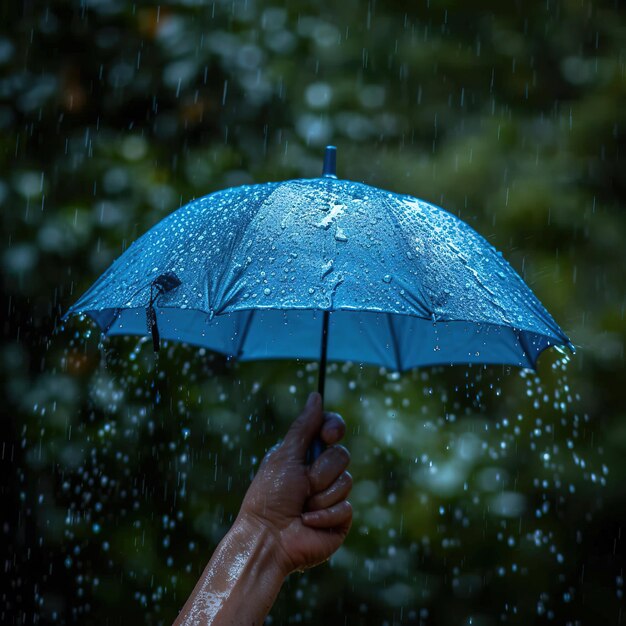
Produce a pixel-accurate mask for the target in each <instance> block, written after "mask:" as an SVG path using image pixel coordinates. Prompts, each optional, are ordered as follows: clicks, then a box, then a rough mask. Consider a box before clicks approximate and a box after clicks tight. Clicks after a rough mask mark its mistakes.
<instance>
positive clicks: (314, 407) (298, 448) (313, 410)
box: [283, 392, 324, 459]
mask: <svg viewBox="0 0 626 626" xmlns="http://www.w3.org/2000/svg"><path fill="white" fill-rule="evenodd" d="M323 424H324V416H323V414H322V396H320V394H319V393H317V392H313V393H312V394H311V395H310V396H309V399H308V400H307V402H306V405H305V406H304V409H303V410H302V413H300V415H299V416H298V417H297V418H296V419H295V420H294V422H293V424H292V425H291V428H289V431H288V432H287V435H286V436H285V441H284V442H283V445H284V446H285V447H286V448H287V449H288V450H289V451H290V453H291V454H292V455H293V456H295V457H299V458H302V459H304V456H305V454H306V451H307V449H308V447H309V446H310V445H311V442H312V441H313V439H315V437H316V436H317V435H319V432H320V430H321V428H322V425H323Z"/></svg>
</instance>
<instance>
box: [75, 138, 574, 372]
mask: <svg viewBox="0 0 626 626" xmlns="http://www.w3.org/2000/svg"><path fill="white" fill-rule="evenodd" d="M334 161H335V149H334V148H333V147H329V148H327V151H326V157H325V166H324V175H323V176H322V177H321V178H313V179H301V180H289V181H284V182H275V183H266V184H261V185H246V186H242V187H236V188H231V189H226V190H224V191H219V192H217V193H213V194H210V195H208V196H205V197H203V198H200V199H199V200H195V201H193V202H190V203H189V204H187V205H186V206H184V207H182V208H180V209H178V210H177V211H175V212H173V213H172V214H171V215H169V216H168V217H166V218H165V219H163V220H162V221H161V222H160V223H158V224H157V225H156V226H154V227H153V228H152V229H150V230H149V231H148V232H147V233H146V234H145V235H143V236H142V237H141V238H140V239H138V240H137V241H136V242H135V243H133V244H132V245H131V246H130V247H129V248H128V250H126V252H124V254H122V256H121V257H120V258H119V259H117V261H115V262H114V263H113V265H112V266H111V267H110V268H109V269H108V270H107V271H106V272H105V273H104V274H103V275H102V276H101V277H100V278H99V279H98V280H97V281H96V283H95V284H94V285H93V286H92V287H91V288H90V289H89V290H88V291H87V292H86V293H85V294H84V295H83V297H82V298H80V300H79V301H78V302H77V303H76V304H75V305H74V306H73V307H72V308H71V309H70V311H69V312H68V314H74V313H84V314H87V315H89V316H90V317H91V318H93V319H94V320H95V321H96V323H97V324H98V325H99V326H100V328H101V329H102V331H103V332H104V333H105V334H106V335H120V334H132V335H147V334H148V335H149V334H150V333H151V332H152V334H153V338H154V339H155V345H156V346H158V338H159V335H160V336H161V337H163V338H165V339H171V340H175V341H181V342H187V343H190V344H195V345H198V346H204V347H206V348H209V349H211V350H215V351H218V352H222V353H224V354H227V355H230V356H232V357H235V358H237V359H241V360H250V359H281V358H302V359H316V358H318V357H319V354H320V338H321V337H322V336H323V337H324V338H325V339H326V338H327V350H328V359H330V360H336V361H344V360H350V361H356V362H362V363H372V364H377V365H382V366H385V367H388V368H390V369H394V370H398V371H402V370H406V369H409V368H413V367H417V366H423V365H434V364H454V363H503V364H511V365H516V366H521V367H530V368H534V366H535V363H536V361H537V358H538V356H539V354H540V353H541V352H542V351H543V350H544V349H545V348H547V347H549V346H552V345H569V346H570V347H571V344H570V342H569V340H568V338H567V337H566V335H565V334H564V333H563V331H562V330H561V329H560V328H559V326H558V325H557V324H556V322H555V321H554V320H553V319H552V317H551V316H550V314H549V313H548V312H547V311H546V309H545V308H544V307H543V306H542V304H541V303H540V302H539V300H538V299H537V298H536V297H535V296H534V294H533V293H532V292H531V290H530V289H529V288H528V287H527V286H526V284H525V283H524V281H523V280H522V279H521V278H520V276H519V275H518V274H517V273H516V272H515V271H514V270H513V269H512V268H511V266H510V265H509V264H508V263H507V262H506V261H505V260H504V259H503V258H502V256H501V254H500V253H499V252H498V251H496V249H495V248H494V247H493V246H492V245H491V244H489V243H488V242H487V241H486V240H485V239H484V238H483V237H481V236H480V235H478V234H477V233H476V232H475V231H474V230H473V229H472V228H470V227H469V226H468V225H467V224H466V223H464V222H463V221H461V220H460V219H458V218H457V217H455V216H454V215H452V214H450V213H448V212H447V211H445V210H444V209H441V208H440V207H437V206H435V205H433V204H430V203H428V202H425V201H423V200H419V199H417V198H414V197H412V196H407V195H399V194H395V193H391V192H389V191H385V190H382V189H378V188H374V187H370V186H368V185H365V184H361V183H357V182H352V181H348V180H338V179H337V178H336V176H335V174H334ZM329 313H332V314H330V315H329ZM324 344H325V342H324ZM324 347H326V346H325V345H324Z"/></svg>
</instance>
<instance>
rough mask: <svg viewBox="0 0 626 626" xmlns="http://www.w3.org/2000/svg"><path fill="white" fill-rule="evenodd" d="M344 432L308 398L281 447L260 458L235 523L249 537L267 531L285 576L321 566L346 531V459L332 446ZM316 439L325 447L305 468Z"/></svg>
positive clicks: (340, 424) (343, 451)
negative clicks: (252, 533)
mask: <svg viewBox="0 0 626 626" xmlns="http://www.w3.org/2000/svg"><path fill="white" fill-rule="evenodd" d="M345 430H346V426H345V424H344V421H343V420H342V419H341V417H340V416H339V415H337V414H336V413H322V399H321V396H320V395H319V394H318V393H312V394H311V395H310V396H309V399H308V401H307V404H306V406H305V407H304V410H303V411H302V413H301V414H300V416H299V417H298V418H297V419H296V420H295V421H294V423H293V424H292V425H291V428H290V429H289V431H288V432H287V435H286V436H285V439H284V441H283V442H282V443H281V444H279V445H277V446H275V447H274V448H272V449H271V450H270V451H269V452H268V453H267V454H266V455H265V458H264V459H263V462H262V463H261V467H260V468H259V471H258V472H257V474H256V476H255V477H254V480H253V481H252V484H251V485H250V487H249V488H248V492H247V493H246V496H245V498H244V501H243V504H242V506H241V510H240V512H239V516H238V518H237V522H238V523H239V524H240V525H243V526H244V527H246V528H247V529H250V532H255V529H259V530H261V529H268V530H270V534H271V536H272V537H273V538H274V541H275V552H276V558H277V561H278V563H279V567H280V568H281V570H282V571H283V572H284V574H285V576H286V575H287V574H289V573H290V572H293V571H295V570H303V569H306V568H309V567H313V566H314V565H318V564H319V563H322V562H324V561H326V560H327V559H328V558H330V556H331V555H332V554H333V553H334V552H335V551H336V550H337V549H338V548H339V546H340V545H341V544H342V543H343V541H344V539H345V538H346V535H347V534H348V531H349V530H350V526H351V524H352V506H351V505H350V503H349V502H348V501H347V500H346V498H347V497H348V494H349V493H350V489H351V488H352V477H351V476H350V474H349V473H348V472H347V471H346V468H347V467H348V464H349V462H350V455H349V453H348V451H347V450H346V449H345V448H344V447H343V446H339V445H336V444H337V442H338V441H340V440H341V439H342V437H343V436H344V434H345ZM316 436H319V437H320V438H321V439H322V441H323V442H324V443H325V444H326V445H327V446H328V447H327V448H326V450H324V452H323V453H322V454H321V455H320V457H319V458H318V459H317V460H316V461H315V462H314V463H312V464H311V465H310V466H309V465H307V464H306V460H305V459H306V452H307V449H308V447H309V445H310V444H311V442H312V441H313V439H314V438H315V437H316Z"/></svg>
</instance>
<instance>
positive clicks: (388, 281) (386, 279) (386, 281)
mask: <svg viewBox="0 0 626 626" xmlns="http://www.w3.org/2000/svg"><path fill="white" fill-rule="evenodd" d="M383 282H385V283H390V282H391V274H385V275H384V276H383Z"/></svg>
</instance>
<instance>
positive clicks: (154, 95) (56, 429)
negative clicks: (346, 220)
mask: <svg viewBox="0 0 626 626" xmlns="http://www.w3.org/2000/svg"><path fill="white" fill-rule="evenodd" d="M625 34H626V21H625V19H624V16H623V12H620V11H619V10H618V8H617V6H616V5H614V3H612V2H604V1H600V0H594V1H592V2H588V3H571V2H548V3H545V2H531V3H523V4H522V3H517V4H515V3H514V4H506V3H505V4H502V3H496V2H481V3H479V2H472V3H467V2H465V3H461V2H441V1H439V0H430V1H429V2H426V3H422V4H420V5H419V6H416V7H408V5H407V4H406V3H401V2H388V3H385V4H381V3H376V2H374V1H371V2H367V3H365V2H356V0H348V1H346V2H343V3H340V4H338V5H337V4H336V5H333V6H330V5H329V6H320V5H319V3H312V2H307V1H306V0H294V1H292V2H289V3H282V4H281V3H278V4H272V3H270V2H269V1H266V0H246V1H245V2H244V1H239V0H235V1H229V2H225V1H218V0H216V1H215V2H210V3H200V2H192V1H180V2H170V3H167V4H164V5H156V4H152V3H138V4H129V3H123V2H118V1H116V0H114V1H108V2H103V1H98V0H89V1H83V2H80V3H78V2H62V1H61V0H51V1H49V2H46V3H36V2H24V3H4V4H2V6H1V7H0V205H1V206H2V223H3V233H4V234H5V237H4V246H3V272H2V277H1V280H2V288H3V289H2V293H3V307H4V309H3V310H4V311H5V314H4V316H3V322H2V324H3V326H2V327H3V343H2V352H1V356H0V368H1V370H0V371H1V373H2V374H1V375H2V381H3V392H4V404H5V410H4V412H5V414H6V416H5V419H3V420H2V422H1V423H2V427H1V428H2V450H1V454H0V462H1V463H2V466H3V469H2V474H1V476H2V478H1V481H2V483H1V485H2V486H1V490H2V491H1V493H2V495H3V505H4V506H3V515H4V517H5V521H4V524H3V533H4V536H5V540H4V541H3V544H2V545H3V562H4V566H3V568H2V577H3V583H4V584H3V585H2V592H1V593H2V599H1V606H0V621H2V623H7V624H17V623H20V624H23V623H31V622H32V623H102V624H111V623H122V622H123V623H126V622H129V621H131V620H135V621H139V622H145V623H154V624H157V623H158V624H161V623H168V622H171V620H172V618H173V616H174V615H175V614H176V611H177V610H178V608H179V607H180V606H181V605H182V603H183V601H184V598H185V597H186V594H187V593H188V591H189V590H190V588H191V586H192V585H193V583H194V581H195V578H196V577H197V576H198V575H199V573H200V571H201V569H202V568H203V566H204V564H205V563H206V561H207V560H208V557H209V554H210V552H211V550H212V548H213V547H214V546H215V545H216V543H217V542H218V541H219V539H220V538H221V536H222V535H223V533H224V532H225V531H226V529H227V528H228V525H229V523H230V522H231V521H232V519H233V516H234V515H235V514H236V512H237V509H238V505H239V502H240V500H241V497H242V495H243V492H244V490H245V489H246V487H247V484H248V482H249V479H250V477H251V475H252V474H253V472H254V470H255V467H256V466H257V464H258V462H259V460H260V458H261V457H262V455H263V454H264V451H265V450H266V449H267V448H268V447H269V446H270V445H272V444H273V443H274V442H275V440H276V438H277V437H278V436H280V434H281V433H282V432H283V431H284V429H285V428H286V426H287V424H288V423H289V421H290V420H291V419H292V417H293V416H294V415H295V414H296V412H297V411H298V408H299V406H300V404H301V403H302V401H303V399H304V398H305V396H306V394H307V392H308V391H309V390H310V389H311V388H312V387H313V386H314V381H315V375H316V370H315V366H314V365H313V366H311V365H307V364H298V365H297V367H295V368H294V367H293V364H281V363H276V364H271V365H268V364H246V365H241V366H239V365H233V364H232V363H229V362H226V361H225V360H224V359H223V358H222V357H220V356H218V355H211V354H206V353H205V352H204V351H198V350H196V349H192V348H189V347H185V346H170V347H168V348H167V350H165V351H164V352H163V353H162V355H161V358H160V361H159V363H158V365H157V364H156V363H155V360H154V358H153V355H152V354H151V351H150V348H149V345H148V346H145V345H144V344H143V342H142V341H138V340H137V339H120V340H116V341H111V342H105V343H104V344H102V343H100V344H98V341H97V338H96V337H95V336H93V333H94V331H93V328H91V327H90V326H89V325H88V324H87V323H83V324H80V323H72V324H71V325H70V326H69V327H68V328H60V327H59V323H60V322H59V320H60V316H61V314H62V313H63V312H64V311H65V310H66V309H67V307H68V305H69V304H70V303H71V302H72V301H73V300H74V299H75V298H76V297H77V296H78V295H79V294H80V293H81V292H82V291H83V290H84V289H86V288H87V287H88V285H90V284H91V282H92V281H93V280H94V279H95V278H96V277H97V276H98V275H99V274H100V273H101V272H102V271H103V270H104V269H105V268H106V267H107V266H108V265H109V264H110V262H111V261H112V260H113V259H114V258H115V257H116V256H117V255H118V254H119V253H120V252H121V251H122V250H123V249H124V247H125V246H126V245H128V243H129V242H130V241H132V240H133V239H135V238H136V237H137V236H138V235H139V234H141V233H142V232H144V231H145V230H146V229H147V228H148V227H149V226H151V225H152V224H154V223H155V222H156V221H158V220H159V219H161V218H162V217H163V216H165V215H166V214H168V213H169V212H170V211H172V210H174V209H175V208H177V207H178V206H180V205H181V204H184V203H185V202H187V201H189V200H190V199H192V198H194V197H198V196H200V195H204V194H206V193H209V192H211V191H214V190H217V189H220V188H223V187H225V186H231V185H237V184H242V183H248V182H264V181H266V180H272V179H273V180H277V179H282V178H288V177H295V176H315V175H317V174H318V172H319V167H320V155H321V148H322V147H323V145H324V144H325V143H327V142H333V143H336V144H337V145H338V146H339V173H340V175H341V176H345V177H347V178H353V179H356V180H362V181H365V182H368V183H370V184H373V185H377V186H381V187H386V188H389V189H393V190H395V191H398V192H406V193H411V194H412V195H417V196H419V197H423V198H425V199H427V200H429V201H432V202H435V203H437V204H442V205H444V206H445V207H446V208H448V209H449V210H451V211H452V212H455V213H457V214H459V215H460V216H461V217H462V218H463V219H465V220H467V221H469V222H470V223H471V224H472V225H473V226H474V227H475V228H477V230H478V231H479V232H481V233H482V234H483V235H485V236H486V237H488V238H489V239H490V240H491V241H492V242H493V243H494V245H496V246H497V247H498V248H499V249H501V250H502V251H503V252H504V254H505V256H506V257H507V258H508V259H509V260H510V261H511V262H512V264H513V265H514V267H516V268H517V269H518V271H519V272H520V273H521V274H522V275H523V276H524V278H525V279H526V281H527V282H528V283H529V284H530V285H532V286H533V288H534V289H535V290H536V292H537V294H538V296H539V297H540V298H541V299H542V301H543V302H544V303H545V304H546V306H547V307H548V308H549V309H550V310H551V311H552V312H553V313H554V315H555V317H556V319H557V320H558V321H559V322H560V323H562V325H563V326H564V328H565V329H566V330H567V331H568V333H569V334H570V336H571V337H572V338H573V339H574V342H575V343H576V344H577V345H578V346H579V347H580V350H579V353H578V354H577V355H576V357H575V358H574V359H573V362H572V363H571V364H570V365H569V367H567V366H566V365H565V364H564V362H563V361H562V360H561V358H560V357H559V355H556V354H555V355H545V356H544V357H542V360H541V362H540V368H539V372H538V374H537V375H535V374H534V373H528V372H524V373H523V374H522V375H520V374H519V373H518V372H511V371H508V370H505V369H502V368H454V369H451V370H441V369H434V370H422V371H418V372H413V373H411V374H407V375H404V376H402V377H398V376H396V375H395V374H393V373H388V372H383V371H380V372H379V371H372V370H371V369H367V368H366V369H363V368H361V367H359V366H358V364H354V365H350V364H345V365H339V366H336V367H335V371H334V372H333V373H332V374H331V378H330V380H329V387H328V403H329V405H330V406H332V407H333V408H334V409H338V410H340V411H341V412H343V414H344V415H345V416H346V419H347V421H348V424H349V426H350V427H351V434H350V439H349V442H348V445H349V446H350V447H351V449H352V451H353V474H354V475H355V479H356V480H355V483H356V484H355V489H354V496H353V501H354V506H355V525H354V528H353V530H352V533H351V535H350V537H349V539H348V542H347V545H346V547H345V549H343V550H342V551H341V552H340V553H338V554H337V556H336V558H334V559H333V561H332V563H331V565H330V566H324V567H323V568H320V569H318V570H315V571H312V572H309V573H307V574H304V575H303V576H301V577H292V578H291V579H290V580H289V581H288V582H287V584H286V587H285V589H284V591H283V593H282V595H281V597H280V598H279V601H278V603H277V605H276V607H275V610H274V611H273V614H272V615H273V622H274V623H294V622H301V621H313V620H314V619H316V620H319V619H325V620H327V621H328V623H337V624H344V623H351V624H379V623H380V624H404V623H406V624H455V625H456V624H460V623H468V624H469V623H471V624H484V625H488V624H496V623H499V622H503V623H518V624H527V623H537V624H540V623H544V622H546V623H547V622H552V623H559V624H561V623H568V624H583V623H603V624H611V623H615V624H618V623H620V620H621V619H622V616H621V607H622V605H623V592H624V589H623V568H624V562H623V558H622V557H621V550H622V548H621V525H622V524H623V519H622V516H621V510H622V509H623V505H624V494H623V488H622V486H621V482H620V475H621V473H622V472H623V469H624V452H625V451H626V425H625V424H626V422H624V420H623V419H622V418H623V417H624V403H623V399H622V395H621V383H622V380H623V379H624V375H625V373H626V372H625V368H624V338H625V334H626V324H625V322H624V303H625V299H624V280H623V267H624V266H625V264H626V248H625V247H624V246H623V241H622V239H623V238H622V233H624V232H625V230H624V227H625V223H624V222H625V218H624V212H623V207H624V204H625V200H626V197H625V196H626V186H625V184H624V180H623V177H622V176H621V175H620V174H621V172H622V171H623V169H624V156H623V155H624V149H625V146H624V143H625V134H624V126H625V124H626V113H625V111H626V107H624V102H625V101H626V98H625V96H626V78H625V76H626V73H625V71H624V63H625V55H624V46H623V42H624V40H625V38H624V37H625ZM90 334H91V335H92V336H91V337H90Z"/></svg>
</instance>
